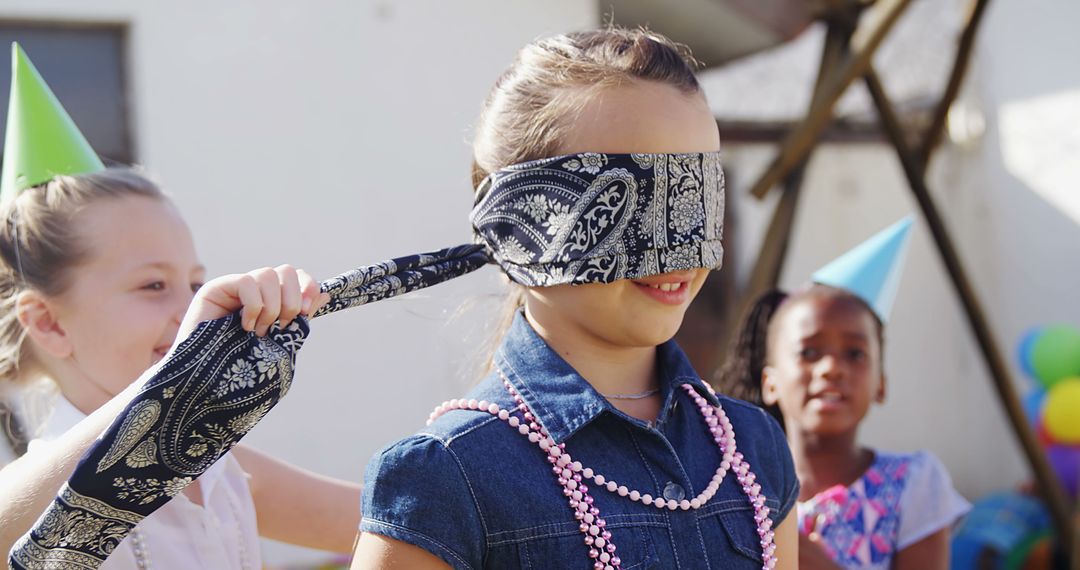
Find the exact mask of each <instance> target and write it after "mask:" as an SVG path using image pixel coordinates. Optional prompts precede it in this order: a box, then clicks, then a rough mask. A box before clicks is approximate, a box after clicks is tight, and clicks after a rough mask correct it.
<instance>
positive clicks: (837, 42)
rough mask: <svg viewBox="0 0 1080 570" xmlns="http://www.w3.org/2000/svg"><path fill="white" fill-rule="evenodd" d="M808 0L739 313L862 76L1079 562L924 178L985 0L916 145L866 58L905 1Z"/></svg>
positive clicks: (772, 259) (1044, 464) (1063, 501)
mask: <svg viewBox="0 0 1080 570" xmlns="http://www.w3.org/2000/svg"><path fill="white" fill-rule="evenodd" d="M813 4H815V9H816V17H817V18H819V19H821V20H823V21H824V22H825V24H826V25H827V30H828V31H827V33H826V38H825V46H824V49H823V53H822V56H821V66H820V69H819V72H818V78H817V82H816V85H815V87H814V93H813V97H812V99H811V103H810V109H809V111H808V112H807V114H806V117H805V118H804V119H803V120H802V121H801V122H800V123H798V124H797V125H796V126H795V127H794V128H793V129H792V130H791V132H790V133H789V134H788V135H787V137H786V138H785V139H784V141H783V142H782V144H781V146H780V150H779V152H778V154H777V156H776V158H775V159H774V160H773V162H772V163H771V164H770V166H769V168H768V169H766V171H765V172H764V173H763V174H762V175H761V177H760V178H759V179H758V180H757V182H756V183H755V184H754V185H753V186H752V187H751V194H752V195H753V196H755V197H756V198H758V199H761V198H763V197H764V196H765V195H766V194H767V193H768V192H769V190H770V189H771V188H772V187H773V186H779V191H780V192H782V194H781V196H780V200H779V202H778V203H777V206H776V209H775V210H774V212H773V216H772V219H771V221H770V223H769V226H768V229H767V230H766V234H765V239H764V241H763V244H762V246H761V251H760V253H759V255H758V258H757V261H756V263H755V265H754V268H753V271H752V273H751V276H750V281H749V283H748V285H747V288H746V290H745V292H744V296H743V299H744V301H743V307H742V311H740V313H742V312H745V310H746V307H747V306H748V305H749V304H750V303H752V302H753V299H755V298H757V297H758V296H759V295H760V294H761V293H763V292H764V291H766V290H767V289H770V288H772V287H775V286H776V285H777V283H778V281H779V278H780V271H781V268H782V267H783V263H784V258H785V256H786V253H787V249H788V243H789V240H790V237H791V230H792V222H793V221H794V219H795V211H796V206H797V203H798V197H799V187H800V183H801V180H802V175H803V172H804V170H805V167H806V164H807V161H808V160H809V156H810V154H811V152H812V151H813V150H814V148H815V146H816V145H817V143H818V140H819V138H820V136H821V135H822V133H823V131H824V130H825V128H826V127H827V126H828V124H829V121H830V120H831V118H832V110H833V107H834V105H835V104H836V102H837V100H838V99H840V97H841V95H843V94H844V92H845V91H846V90H847V88H848V87H849V86H850V85H851V84H852V83H853V82H855V81H856V80H862V81H865V82H866V85H867V87H868V88H869V91H870V95H871V98H872V99H873V102H874V106H875V107H876V109H877V111H878V115H879V118H880V121H881V127H882V130H883V131H884V133H885V135H886V137H887V138H888V140H889V142H890V143H891V144H892V146H893V147H894V149H895V150H896V154H897V157H898V158H899V159H900V164H901V166H902V168H903V171H904V175H905V177H906V178H907V181H908V184H909V186H910V188H911V191H912V193H913V194H914V196H915V199H916V201H917V202H918V204H919V209H920V210H921V211H922V214H923V217H924V219H925V221H926V225H927V226H928V227H929V228H930V232H931V234H932V236H933V239H934V243H935V245H936V247H937V250H938V252H939V253H940V254H941V258H942V261H943V262H944V265H945V268H946V271H947V272H948V275H949V278H950V280H951V282H952V284H953V287H954V288H955V290H956V294H957V296H958V297H959V300H960V302H961V304H962V305H963V308H964V312H965V314H966V316H967V321H968V324H969V326H970V328H971V332H972V334H973V335H974V337H975V340H976V342H977V344H978V347H979V350H980V352H981V354H982V357H983V360H984V362H985V363H986V366H987V369H988V370H989V372H990V377H991V380H992V381H993V384H994V388H995V390H996V392H997V396H998V399H999V401H1000V402H1001V405H1002V406H1003V407H1004V409H1005V412H1006V415H1007V417H1008V419H1009V422H1010V424H1011V425H1012V430H1013V432H1014V433H1015V434H1016V437H1017V439H1018V440H1019V442H1020V445H1021V447H1022V449H1023V452H1024V455H1025V457H1026V459H1027V461H1028V463H1029V464H1030V466H1031V470H1032V472H1033V474H1034V477H1035V481H1036V484H1037V486H1038V489H1039V491H1040V493H1041V494H1042V496H1043V498H1044V499H1045V501H1046V504H1047V506H1048V507H1049V509H1050V512H1051V514H1052V517H1053V521H1054V526H1055V527H1056V529H1057V531H1058V536H1059V537H1060V540H1061V544H1062V547H1063V549H1064V551H1065V552H1068V553H1071V556H1070V558H1071V559H1072V562H1071V563H1072V568H1073V569H1074V570H1080V540H1078V538H1077V532H1078V531H1077V528H1078V526H1080V524H1078V523H1080V517H1078V516H1077V514H1076V509H1074V508H1073V505H1072V504H1071V502H1070V501H1069V499H1068V496H1067V494H1066V493H1065V491H1064V488H1063V487H1062V485H1061V484H1060V482H1059V481H1058V479H1057V477H1056V475H1055V474H1054V472H1053V470H1052V468H1051V466H1050V463H1049V462H1048V460H1047V457H1046V455H1045V454H1044V453H1043V450H1042V448H1041V447H1040V446H1039V444H1038V441H1037V439H1036V436H1035V434H1034V433H1033V432H1032V430H1031V429H1030V428H1029V426H1028V423H1027V421H1026V420H1025V417H1024V411H1023V408H1022V406H1021V404H1020V399H1019V398H1018V396H1017V393H1016V389H1015V388H1014V384H1013V383H1012V381H1011V380H1010V374H1009V370H1008V367H1007V365H1006V360H1005V358H1004V357H1003V356H1002V352H1001V350H1000V349H999V346H1000V344H999V343H998V342H997V339H996V338H995V337H994V334H993V331H991V329H990V324H989V322H988V321H987V318H986V313H985V311H984V310H983V305H982V303H981V302H980V301H979V298H978V295H977V293H976V291H975V289H974V287H972V283H971V280H970V279H969V278H968V275H967V272H966V271H965V269H964V265H963V263H962V260H961V259H960V256H959V254H958V253H957V250H956V247H955V245H954V242H953V240H952V238H951V237H950V235H949V232H948V229H947V228H946V226H945V222H944V220H943V219H942V216H941V214H940V212H939V210H938V208H937V206H936V205H935V204H934V200H933V197H932V196H931V195H930V190H929V187H928V185H927V182H926V170H927V166H928V164H929V161H930V159H931V158H932V156H933V154H934V150H935V149H936V148H937V147H938V144H939V142H940V141H941V138H942V135H943V132H944V130H945V124H946V119H947V117H948V112H949V108H950V106H951V105H952V103H953V102H954V101H955V99H956V96H957V94H958V93H959V91H960V86H961V84H962V83H963V80H964V76H965V74H966V71H967V68H968V64H969V62H970V59H971V53H972V50H973V47H974V44H975V37H976V33H977V32H978V29H979V24H980V22H981V21H982V19H983V16H984V14H985V13H986V8H987V5H988V4H989V0H972V2H971V6H970V10H969V11H968V13H967V20H966V22H965V25H964V28H963V31H962V32H961V33H960V37H959V44H958V49H957V52H956V57H955V60H954V62H953V66H952V71H951V73H950V77H949V81H948V83H947V85H946V87H945V90H944V92H943V93H942V95H941V98H940V100H939V101H938V102H937V105H936V106H935V108H934V111H933V115H932V119H931V121H930V124H929V125H928V127H927V128H926V129H925V131H924V132H922V133H920V135H921V136H920V137H919V141H918V144H917V145H915V146H914V147H913V145H912V144H911V143H910V142H909V133H908V132H907V131H905V129H904V127H903V126H902V125H901V122H900V119H899V116H898V115H897V113H896V110H895V108H894V106H893V104H892V102H891V101H890V100H889V97H888V94H887V93H886V92H885V89H884V87H883V86H882V83H881V79H880V77H879V76H878V74H877V71H876V70H875V69H874V66H873V63H872V58H873V55H874V53H875V51H876V49H877V48H878V46H879V45H880V44H881V42H882V41H883V40H884V39H885V38H886V37H887V36H888V34H889V32H890V30H892V29H893V27H894V25H895V23H896V22H897V20H898V19H899V18H900V16H901V15H902V14H903V13H904V11H905V10H906V9H907V8H908V6H909V4H910V0H878V1H877V2H874V1H873V0H815V2H814V3H813ZM871 4H876V5H875V6H874V9H873V10H872V11H870V12H867V13H866V14H865V17H863V15H864V14H863V12H864V11H866V8H868V7H869V6H870V5H871Z"/></svg>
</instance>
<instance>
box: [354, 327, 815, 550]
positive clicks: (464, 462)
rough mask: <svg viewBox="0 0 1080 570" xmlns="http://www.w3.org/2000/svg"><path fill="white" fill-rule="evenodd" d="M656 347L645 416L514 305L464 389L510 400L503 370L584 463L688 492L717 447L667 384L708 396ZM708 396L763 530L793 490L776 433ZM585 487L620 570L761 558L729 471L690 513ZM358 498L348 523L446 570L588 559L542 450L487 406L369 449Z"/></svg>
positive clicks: (764, 419) (678, 493)
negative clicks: (604, 388) (652, 409)
mask: <svg viewBox="0 0 1080 570" xmlns="http://www.w3.org/2000/svg"><path fill="white" fill-rule="evenodd" d="M657 350H658V353H657V358H658V365H659V369H660V390H661V394H662V396H663V406H662V408H661V412H660V415H659V417H658V418H657V421H656V422H655V423H654V424H652V425H650V424H649V423H647V422H644V421H641V420H638V419H636V418H632V417H630V416H628V415H626V414H624V413H622V412H620V411H619V410H617V409H616V408H615V407H613V406H612V405H611V404H610V403H609V402H608V401H607V400H606V399H605V398H604V397H603V396H601V395H600V394H599V393H597V392H596V390H594V389H593V388H592V386H591V385H590V384H589V383H588V382H586V381H585V379H584V378H582V377H581V376H580V375H579V374H578V373H577V372H576V371H575V370H574V369H573V368H572V367H571V366H570V365H569V364H567V363H566V361H564V360H563V359H562V358H561V357H560V356H559V355H558V354H556V352H555V351H554V350H552V349H551V348H550V347H549V346H548V345H547V344H546V343H545V342H544V340H543V339H542V338H540V336H539V335H537V334H536V332H535V331H534V330H533V329H532V327H531V326H530V325H529V323H528V321H527V320H526V319H525V318H524V316H523V315H521V314H520V313H519V314H518V315H517V317H516V318H515V320H514V323H513V325H512V326H511V328H510V330H509V332H508V333H507V335H506V337H505V339H504V340H503V343H502V345H501V346H500V348H499V349H498V351H497V352H496V354H495V360H494V364H495V366H494V369H493V372H492V373H491V375H490V376H488V377H487V378H485V379H484V380H483V381H482V382H481V383H480V384H479V385H478V386H476V387H475V388H474V389H473V390H472V392H471V393H470V394H469V395H468V396H466V398H475V399H477V400H488V401H490V402H494V403H497V404H499V405H500V406H501V407H503V408H506V409H509V410H512V409H513V408H514V401H513V399H512V397H511V396H510V395H509V393H508V392H507V390H506V388H505V387H504V386H503V378H504V377H505V378H506V379H507V380H509V382H510V383H511V385H512V386H513V387H514V388H515V389H516V390H517V392H518V393H519V394H520V395H521V397H522V399H523V400H524V401H525V403H526V404H527V405H528V406H529V407H530V408H531V410H532V411H533V413H534V414H536V416H537V417H538V418H539V420H540V422H541V423H542V425H543V426H544V427H545V428H546V429H547V431H548V434H549V435H550V436H551V437H552V438H553V439H554V440H555V441H556V442H559V443H565V444H566V451H567V452H568V453H570V454H571V455H572V456H573V458H574V459H575V460H577V461H581V462H582V463H583V464H584V466H585V467H591V468H592V469H593V470H594V471H595V472H597V473H601V474H603V475H604V476H605V477H607V478H608V479H609V480H615V481H618V482H619V484H621V485H626V486H627V487H629V488H631V489H637V490H639V491H640V492H641V493H642V494H645V493H649V494H651V495H652V496H654V497H664V498H665V499H673V500H682V499H684V498H685V499H690V498H693V497H695V496H696V495H697V494H698V493H700V492H701V491H702V490H703V489H704V488H705V486H706V485H707V484H708V482H709V480H710V479H711V478H712V476H713V473H714V472H715V470H716V468H717V467H718V466H719V464H720V451H719V449H718V448H717V446H716V444H715V443H714V442H713V440H712V437H711V436H710V435H709V432H708V428H707V426H706V425H705V422H704V420H703V419H702V417H701V412H700V411H699V410H698V409H697V407H696V405H695V404H694V402H693V400H692V399H691V398H690V396H689V394H687V393H686V392H684V391H683V389H682V388H680V386H681V385H683V384H690V385H691V386H693V387H694V389H695V390H696V391H697V392H698V393H699V394H701V395H702V396H704V397H705V398H707V399H709V400H710V401H711V402H713V403H716V402H717V400H716V398H714V397H713V396H712V395H710V394H709V392H708V390H707V389H706V388H705V385H704V384H703V383H702V380H701V379H700V378H699V377H698V375H697V373H696V372H695V371H694V369H693V368H692V367H691V365H690V362H689V360H687V358H686V355H685V354H684V353H683V352H682V350H680V349H679V347H678V346H677V345H676V344H675V343H674V342H672V341H669V342H667V343H665V344H663V345H661V346H659V347H657ZM719 403H720V405H721V406H722V407H723V409H724V411H725V412H726V413H727V415H728V417H729V418H730V420H731V423H732V425H733V426H734V431H735V438H736V442H737V448H738V450H739V451H740V452H742V454H743V455H744V456H745V458H746V461H747V462H749V464H750V467H751V470H752V471H753V472H754V473H755V475H757V481H758V483H760V484H761V486H762V491H763V493H764V494H765V496H766V505H767V506H768V507H769V508H770V509H771V515H770V517H771V518H772V519H773V523H774V528H775V527H776V526H779V524H780V523H781V521H783V520H785V518H786V517H787V515H788V513H789V512H790V511H791V509H792V507H793V506H794V505H795V501H796V499H797V498H798V494H799V483H798V479H797V478H796V476H795V468H794V464H793V463H792V459H791V453H790V451H789V450H788V447H787V442H786V440H785V438H784V435H783V432H782V431H781V430H780V427H779V425H777V423H776V422H775V420H773V419H772V418H771V417H769V416H768V415H767V414H766V413H765V412H763V411H762V410H761V409H760V408H758V407H756V406H752V405H750V404H747V403H744V402H741V401H739V400H734V399H730V398H726V397H723V396H721V397H720V398H719ZM590 493H591V495H592V496H593V498H594V500H595V502H594V505H593V506H595V507H598V508H599V509H600V516H601V517H603V518H604V519H605V520H606V522H607V530H609V531H610V532H611V541H612V542H613V543H614V544H615V545H616V547H617V551H616V554H617V555H618V556H619V557H620V558H621V560H622V568H623V569H624V570H639V569H646V568H656V569H661V568H662V569H716V568H725V569H733V570H737V569H742V568H746V569H751V568H755V569H760V568H761V564H762V562H761V550H762V549H761V545H760V542H759V538H758V536H757V527H756V524H755V523H754V519H753V514H754V511H753V508H752V506H751V505H750V502H749V501H748V499H747V497H746V495H745V494H744V493H743V491H742V488H741V487H740V486H739V484H738V483H737V482H736V481H735V476H734V473H731V472H729V473H728V475H727V476H726V477H725V479H724V482H723V484H721V485H720V489H719V491H718V492H717V493H716V495H715V496H713V498H712V499H711V500H710V501H709V502H708V503H706V504H705V505H703V506H702V507H701V508H699V509H696V510H686V511H684V510H681V509H676V510H668V509H666V508H664V509H659V508H657V507H655V506H646V505H643V504H642V503H640V502H633V501H631V500H629V499H628V498H626V497H620V496H618V495H617V494H615V493H610V492H608V491H607V490H606V489H602V488H600V486H599V485H594V486H593V487H592V489H591V490H590ZM362 509H363V519H362V520H361V522H360V530H361V531H363V532H370V533H375V534H379V535H383V536H386V537H389V538H392V539H395V540H400V541H403V542H406V543H409V544H412V545H416V546H419V547H420V548H423V549H425V550H427V551H429V552H431V553H432V554H434V555H436V556H438V557H439V558H441V559H443V560H444V561H446V563H448V564H449V565H450V566H452V567H453V568H456V569H459V570H461V569H473V570H478V569H481V568H489V569H513V568H522V569H545V570H546V569H559V570H562V569H571V570H572V569H583V570H584V569H590V568H592V567H593V560H592V559H590V558H589V557H588V550H589V547H588V546H586V545H585V543H584V541H583V535H582V533H581V532H580V530H579V529H578V526H579V522H578V521H577V520H575V519H574V516H573V513H572V511H571V509H570V507H569V506H568V505H567V499H566V497H565V496H563V488H562V487H561V486H560V485H559V483H558V482H557V481H556V479H555V476H554V475H553V474H552V471H551V466H550V465H549V464H548V462H547V460H546V454H545V453H544V452H543V451H541V450H540V448H538V447H537V445H536V444H534V443H530V442H529V440H528V439H527V438H526V437H524V436H522V435H521V434H520V433H518V431H517V430H515V429H513V428H511V427H510V426H508V425H507V423H506V422H504V421H502V420H500V419H498V418H497V417H495V416H493V415H491V414H489V413H487V412H482V411H472V410H455V411H451V412H448V413H446V414H444V415H442V416H440V417H439V418H438V419H437V420H436V421H435V422H434V423H432V424H431V425H430V426H428V427H427V428H425V429H424V430H422V431H420V432H418V433H416V434H415V435H413V436H410V437H407V438H405V439H403V440H401V441H398V442H397V443H394V444H392V445H390V446H389V447H387V448H385V449H383V450H381V451H380V452H378V453H377V454H376V455H375V457H374V458H373V459H372V460H371V462H370V463H369V464H368V467H367V473H366V476H365V485H364V492H363V503H362ZM792 524H794V523H792Z"/></svg>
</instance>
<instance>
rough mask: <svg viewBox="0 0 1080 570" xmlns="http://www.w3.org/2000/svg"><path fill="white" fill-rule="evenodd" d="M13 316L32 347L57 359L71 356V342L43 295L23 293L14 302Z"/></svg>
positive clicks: (35, 292) (31, 292)
mask: <svg viewBox="0 0 1080 570" xmlns="http://www.w3.org/2000/svg"><path fill="white" fill-rule="evenodd" d="M15 315H16V317H17V318H18V319H19V324H20V325H22V328H23V330H24V331H26V336H28V337H30V340H32V341H33V343H34V346H36V347H37V348H38V349H39V350H41V351H43V352H44V353H45V354H47V355H49V356H52V357H54V358H57V359H63V358H67V357H68V356H71V351H72V346H71V340H70V339H69V338H68V336H67V333H65V332H64V329H63V328H62V327H61V326H60V323H59V321H57V319H56V311H55V308H54V307H53V306H52V304H51V303H50V302H49V299H47V298H46V297H45V296H44V295H42V294H41V293H39V292H37V291H23V292H22V293H19V297H18V298H17V299H16V300H15Z"/></svg>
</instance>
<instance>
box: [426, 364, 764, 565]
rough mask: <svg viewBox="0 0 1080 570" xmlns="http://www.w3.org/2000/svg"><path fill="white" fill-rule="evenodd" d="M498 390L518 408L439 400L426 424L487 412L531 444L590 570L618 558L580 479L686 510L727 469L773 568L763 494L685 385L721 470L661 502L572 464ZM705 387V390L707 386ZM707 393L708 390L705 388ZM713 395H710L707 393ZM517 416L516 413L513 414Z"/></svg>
mask: <svg viewBox="0 0 1080 570" xmlns="http://www.w3.org/2000/svg"><path fill="white" fill-rule="evenodd" d="M500 375H502V379H503V386H504V387H505V388H506V390H507V391H508V392H509V393H510V395H511V396H512V397H513V398H514V402H516V404H517V409H516V410H514V411H513V412H511V411H510V410H506V409H503V408H501V407H500V406H499V405H498V404H494V403H491V402H488V401H486V400H480V401H477V400H464V399H458V400H448V401H446V402H443V403H442V404H440V405H439V406H437V407H436V408H435V410H434V411H432V412H431V415H430V416H428V421H427V423H428V425H430V424H431V422H433V421H435V419H436V418H438V417H439V416H441V415H443V414H445V413H446V412H449V411H450V410H477V411H482V412H487V413H489V414H491V415H493V416H496V417H497V418H499V419H500V420H502V421H504V422H506V423H507V424H509V425H510V427H512V428H514V429H516V430H517V431H518V433H520V434H521V435H523V436H525V437H527V438H528V439H529V441H530V442H532V443H535V444H536V445H537V446H538V447H539V448H540V449H541V450H542V451H543V452H544V453H545V454H547V460H548V463H550V464H551V472H552V474H553V475H555V477H556V478H557V480H558V482H559V485H560V486H562V487H563V495H564V496H565V497H566V498H567V500H568V503H569V506H570V509H571V510H572V512H573V513H574V518H575V519H576V520H578V521H580V524H579V525H578V530H580V531H581V533H582V534H583V535H585V545H586V546H588V547H589V552H588V555H589V558H591V559H593V568H594V569H595V570H621V569H622V560H621V559H620V558H619V556H618V555H616V554H615V552H616V550H617V549H616V547H615V544H614V543H613V542H612V538H611V532H610V531H608V530H607V529H606V528H605V527H606V526H607V523H606V521H604V519H603V518H601V517H600V510H599V509H598V508H597V507H595V506H594V504H593V503H594V500H593V497H592V496H591V495H590V494H589V487H588V485H586V484H585V483H584V482H583V480H584V479H588V480H591V482H592V483H594V484H595V485H596V486H597V487H599V488H602V489H606V490H607V491H609V492H611V493H613V494H615V495H617V496H619V497H626V498H628V499H630V500H631V501H636V502H640V503H642V504H644V505H651V506H654V507H656V508H658V509H668V510H671V511H674V510H676V509H682V510H684V511H685V510H690V509H698V508H700V507H702V506H704V505H705V504H706V503H707V502H708V501H709V500H710V499H712V497H713V496H714V495H715V494H716V492H717V490H719V488H720V484H721V483H722V482H723V481H724V476H725V475H727V473H728V471H729V470H734V471H735V476H736V479H737V480H738V482H739V484H740V485H741V486H742V490H743V493H745V494H746V496H747V498H748V499H749V500H750V504H751V506H753V508H754V522H755V524H756V525H757V533H758V537H759V538H760V539H761V550H762V553H761V562H762V568H763V570H773V568H775V567H776V562H777V558H776V556H775V552H776V544H775V542H774V541H773V538H774V534H773V531H772V525H773V523H772V519H770V518H769V507H767V506H765V495H764V494H763V493H762V492H761V485H760V484H758V483H757V482H756V481H755V479H756V477H755V475H754V473H753V472H752V471H750V464H749V463H747V462H746V460H745V458H744V457H743V454H742V453H740V452H738V451H736V450H735V430H734V429H733V428H732V426H731V421H730V420H729V419H728V417H727V414H726V413H725V412H724V409H723V408H722V407H721V406H720V405H719V404H717V405H716V406H713V405H712V404H710V403H709V402H708V400H706V399H705V398H703V397H701V395H699V394H698V393H697V392H696V391H694V388H693V387H692V386H691V385H689V384H683V385H682V388H683V389H684V390H686V392H687V394H689V395H690V397H691V398H693V400H694V403H695V404H697V406H698V409H699V410H700V411H701V416H702V418H704V420H705V424H706V425H707V426H708V429H709V433H710V435H712V436H713V441H714V442H715V443H716V444H717V446H719V448H720V453H721V460H720V466H719V467H717V469H716V472H715V473H714V474H713V478H712V480H710V481H709V484H708V485H707V486H706V487H705V489H704V490H703V491H702V492H701V493H699V494H698V496H696V497H694V498H693V499H689V500H687V499H683V500H681V501H676V500H672V499H669V500H664V499H663V498H662V497H656V498H653V497H652V495H649V494H648V493H641V492H640V491H637V490H636V489H629V488H628V487H626V486H625V485H619V484H618V483H617V482H615V481H614V480H613V479H609V478H607V477H605V476H603V475H601V474H599V473H597V472H596V471H595V470H593V469H591V468H589V467H585V466H584V465H582V464H581V462H580V461H574V460H573V458H571V457H570V454H569V453H567V452H566V444H565V443H556V442H555V440H554V439H552V438H551V436H549V435H548V432H547V430H546V429H545V428H544V427H543V426H542V425H540V421H539V419H538V418H537V417H536V416H535V415H534V414H533V413H532V411H531V410H530V409H529V407H528V405H526V404H525V401H524V400H523V399H522V398H521V395H520V394H518V392H517V390H515V389H514V387H513V386H512V385H511V384H510V381H509V380H508V379H507V378H506V376H505V375H503V374H502V372H501V371H500ZM706 386H708V385H707V384H706ZM709 391H710V392H712V388H711V387H709ZM712 393H713V395H714V396H715V392H712ZM518 414H520V415H518Z"/></svg>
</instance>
